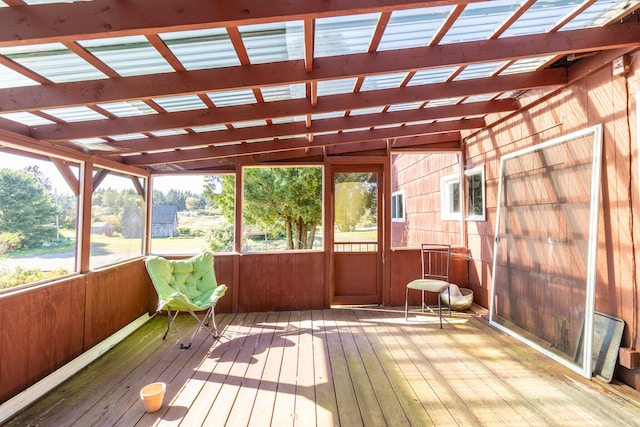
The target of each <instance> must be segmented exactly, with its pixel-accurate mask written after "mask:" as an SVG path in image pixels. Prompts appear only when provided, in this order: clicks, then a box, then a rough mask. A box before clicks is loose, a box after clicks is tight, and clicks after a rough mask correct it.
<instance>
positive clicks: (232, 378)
mask: <svg viewBox="0 0 640 427" xmlns="http://www.w3.org/2000/svg"><path fill="white" fill-rule="evenodd" d="M266 318H267V313H258V314H257V315H255V317H254V318H253V319H251V322H252V323H251V324H248V325H247V326H249V330H248V332H247V334H246V337H245V338H244V339H243V340H242V347H241V348H240V351H239V352H238V355H237V357H236V359H235V360H234V361H233V365H232V366H231V369H230V370H229V374H228V375H227V377H226V379H225V380H224V384H223V385H222V387H221V388H220V392H219V393H218V396H217V398H216V399H215V401H213V404H212V405H211V410H209V414H208V416H207V417H206V418H205V419H204V422H203V425H206V426H212V427H213V426H224V425H241V424H233V423H229V424H227V420H228V419H229V418H230V416H231V412H232V409H233V408H234V403H235V402H236V400H237V397H238V394H239V392H240V390H241V388H242V385H243V383H244V378H246V376H247V370H248V368H249V366H251V363H253V356H254V353H255V351H256V348H257V345H258V342H259V340H260V336H261V333H262V330H263V326H262V324H263V322H264V321H265V320H266ZM247 320H249V318H248V319H247ZM238 409H240V407H236V413H237V412H238ZM244 412H248V411H246V408H245V411H244Z"/></svg>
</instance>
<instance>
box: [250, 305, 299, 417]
mask: <svg viewBox="0 0 640 427" xmlns="http://www.w3.org/2000/svg"><path fill="white" fill-rule="evenodd" d="M289 316H290V313H289V312H280V313H279V314H278V320H277V322H276V323H275V324H274V326H273V327H274V331H275V333H274V335H273V341H272V342H271V347H270V348H269V352H268V355H267V360H266V362H265V367H264V371H263V374H262V380H261V381H260V385H259V386H258V393H257V395H256V400H255V404H254V406H253V411H251V418H250V419H249V424H248V425H249V426H269V425H271V419H272V416H273V411H274V409H273V407H274V405H275V401H276V392H277V389H278V385H279V381H280V369H281V368H282V360H283V357H284V347H285V345H286V344H287V338H286V336H285V332H286V327H287V324H288V322H289Z"/></svg>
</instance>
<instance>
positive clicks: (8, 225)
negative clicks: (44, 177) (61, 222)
mask: <svg viewBox="0 0 640 427" xmlns="http://www.w3.org/2000/svg"><path fill="white" fill-rule="evenodd" d="M55 214H56V206H55V203H54V201H53V198H52V197H51V195H50V194H49V193H48V192H47V190H46V188H45V187H44V186H43V185H42V183H40V182H38V180H37V179H36V178H35V177H34V176H33V175H32V174H31V173H29V172H27V171H14V170H10V169H0V232H3V233H19V234H21V235H22V236H23V238H24V241H23V244H24V245H25V246H27V247H34V246H37V245H40V244H42V243H43V242H46V241H52V240H53V239H54V238H55V227H54V225H53V224H54V222H55Z"/></svg>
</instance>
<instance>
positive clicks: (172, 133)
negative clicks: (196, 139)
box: [150, 129, 189, 137]
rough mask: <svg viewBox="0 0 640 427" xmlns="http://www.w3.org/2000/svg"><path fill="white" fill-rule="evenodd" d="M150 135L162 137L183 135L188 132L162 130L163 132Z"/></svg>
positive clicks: (158, 131)
mask: <svg viewBox="0 0 640 427" xmlns="http://www.w3.org/2000/svg"><path fill="white" fill-rule="evenodd" d="M150 133H151V135H153V136H157V137H162V136H175V135H185V134H187V133H189V132H187V131H186V130H184V129H164V130H157V131H153V132H150Z"/></svg>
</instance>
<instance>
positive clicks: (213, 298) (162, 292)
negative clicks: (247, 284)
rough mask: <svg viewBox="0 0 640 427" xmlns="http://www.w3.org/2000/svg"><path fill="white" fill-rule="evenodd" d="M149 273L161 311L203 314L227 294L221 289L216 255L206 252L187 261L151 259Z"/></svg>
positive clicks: (148, 261)
mask: <svg viewBox="0 0 640 427" xmlns="http://www.w3.org/2000/svg"><path fill="white" fill-rule="evenodd" d="M146 266H147V271H148V272H149V276H150V277H151V281H152V282H153V286H154V287H155V288H156V291H157V292H158V297H159V302H158V310H162V309H165V308H167V307H170V308H171V309H172V310H188V309H190V310H203V309H206V308H209V307H210V306H211V305H212V304H215V303H216V302H217V301H218V299H220V298H221V297H222V296H223V295H224V293H225V292H226V290H227V287H226V286H225V285H220V286H218V282H217V281H216V276H215V271H214V267H213V254H212V253H211V252H203V253H201V254H199V255H196V256H194V257H192V258H189V259H186V260H167V259H165V258H162V257H159V256H150V257H148V258H147V260H146Z"/></svg>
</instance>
